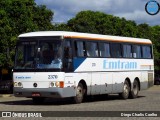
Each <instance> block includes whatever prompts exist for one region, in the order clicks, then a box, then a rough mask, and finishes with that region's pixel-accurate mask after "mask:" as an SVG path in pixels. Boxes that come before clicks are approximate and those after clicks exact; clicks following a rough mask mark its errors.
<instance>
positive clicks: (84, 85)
mask: <svg viewBox="0 0 160 120" xmlns="http://www.w3.org/2000/svg"><path fill="white" fill-rule="evenodd" d="M79 83H81V84H82V85H83V87H84V89H85V92H84V95H87V84H86V82H85V80H84V79H81V80H80V81H79Z"/></svg>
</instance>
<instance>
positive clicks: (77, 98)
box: [73, 83, 85, 104]
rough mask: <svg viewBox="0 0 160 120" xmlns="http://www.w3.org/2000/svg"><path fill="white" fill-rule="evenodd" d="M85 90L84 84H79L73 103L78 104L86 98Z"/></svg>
mask: <svg viewBox="0 0 160 120" xmlns="http://www.w3.org/2000/svg"><path fill="white" fill-rule="evenodd" d="M84 91H85V90H84V88H83V85H82V83H79V84H78V86H77V89H76V96H75V97H74V98H73V102H74V103H76V104H78V103H81V102H82V101H83V98H84Z"/></svg>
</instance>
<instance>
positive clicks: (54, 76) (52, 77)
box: [48, 75, 58, 79]
mask: <svg viewBox="0 0 160 120" xmlns="http://www.w3.org/2000/svg"><path fill="white" fill-rule="evenodd" d="M57 78H58V76H57V75H48V79H57Z"/></svg>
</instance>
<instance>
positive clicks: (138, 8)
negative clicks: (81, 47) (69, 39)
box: [36, 0, 160, 25]
mask: <svg viewBox="0 0 160 120" xmlns="http://www.w3.org/2000/svg"><path fill="white" fill-rule="evenodd" d="M148 1H149V0H81V1H79V0H36V3H37V4H38V5H40V4H44V5H46V6H47V8H49V9H51V10H52V11H53V12H54V19H53V21H54V22H66V21H68V20H69V19H71V18H72V17H74V16H75V15H76V14H77V13H78V12H80V11H82V10H93V11H101V12H104V13H107V14H112V15H114V16H119V17H124V18H126V19H127V20H134V21H136V22H137V23H148V24H150V25H156V24H160V22H159V20H160V16H159V15H158V14H157V15H155V16H150V15H148V14H147V13H146V11H145V4H146V3H147V2H148ZM159 14H160V13H159Z"/></svg>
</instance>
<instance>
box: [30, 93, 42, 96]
mask: <svg viewBox="0 0 160 120" xmlns="http://www.w3.org/2000/svg"><path fill="white" fill-rule="evenodd" d="M32 96H33V97H39V96H41V94H40V93H32Z"/></svg>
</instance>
